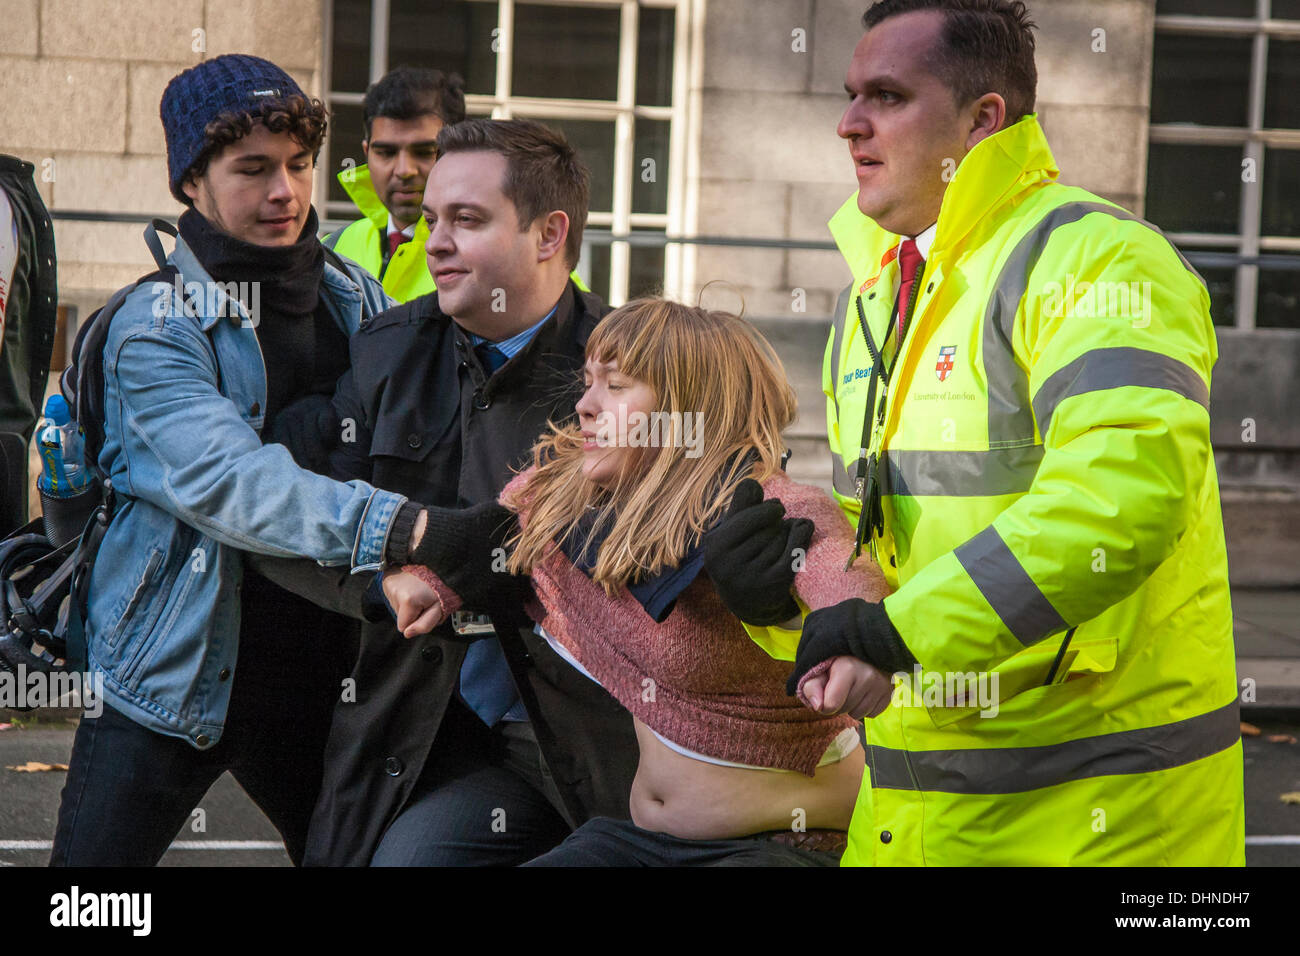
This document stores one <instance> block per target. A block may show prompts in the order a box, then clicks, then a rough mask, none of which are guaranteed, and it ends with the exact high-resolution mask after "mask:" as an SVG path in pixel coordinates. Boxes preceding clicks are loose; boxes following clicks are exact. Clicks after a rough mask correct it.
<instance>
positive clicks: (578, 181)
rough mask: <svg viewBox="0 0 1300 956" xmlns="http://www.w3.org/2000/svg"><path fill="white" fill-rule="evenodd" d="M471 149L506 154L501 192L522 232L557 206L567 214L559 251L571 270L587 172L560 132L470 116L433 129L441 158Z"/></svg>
mask: <svg viewBox="0 0 1300 956" xmlns="http://www.w3.org/2000/svg"><path fill="white" fill-rule="evenodd" d="M475 151H482V152H491V153H500V154H501V155H502V156H504V157H505V160H506V180H505V182H504V183H502V185H501V191H502V192H504V193H505V195H506V198H507V199H509V200H510V201H511V202H513V203H514V204H515V209H516V210H517V211H518V213H519V230H520V231H521V232H522V231H523V230H525V229H527V228H528V227H529V226H530V225H532V224H533V223H534V222H535V221H536V220H537V217H539V216H544V215H546V214H547V213H549V212H552V211H554V210H556V209H559V210H560V211H562V212H563V213H565V214H566V215H567V216H568V217H569V236H568V238H567V239H566V241H565V243H564V254H565V259H566V261H567V263H568V266H569V268H570V269H572V268H573V267H574V266H575V265H576V264H577V262H578V253H579V250H580V249H581V248H582V229H583V226H585V225H586V222H587V200H588V195H589V193H590V189H591V173H590V172H589V171H588V169H587V166H586V164H585V163H583V161H582V160H581V159H579V158H578V154H577V152H576V151H575V150H574V148H573V147H572V146H570V145H569V141H568V140H567V139H565V138H564V134H563V133H560V132H558V131H556V130H553V129H551V128H550V127H549V126H545V125H543V124H541V123H538V122H535V121H533V120H526V119H512V120H494V119H471V120H466V121H465V122H463V123H457V124H456V125H455V126H444V127H443V129H442V132H441V133H439V134H438V156H439V158H440V159H441V157H443V156H446V155H447V154H448V153H468V152H475Z"/></svg>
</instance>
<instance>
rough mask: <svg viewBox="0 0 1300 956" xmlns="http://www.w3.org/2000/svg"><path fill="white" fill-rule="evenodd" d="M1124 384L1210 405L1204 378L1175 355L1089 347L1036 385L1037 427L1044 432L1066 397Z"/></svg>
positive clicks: (1206, 406)
mask: <svg viewBox="0 0 1300 956" xmlns="http://www.w3.org/2000/svg"><path fill="white" fill-rule="evenodd" d="M1127 385H1139V386H1141V387H1143V388H1166V389H1169V390H1170V391H1173V392H1177V393H1178V394H1179V395H1181V396H1183V397H1184V398H1190V399H1191V400H1192V401H1194V402H1196V403H1197V404H1199V405H1202V406H1204V407H1205V408H1206V409H1207V410H1208V409H1209V407H1210V390H1209V389H1208V388H1207V387H1206V385H1205V381H1204V379H1202V378H1201V376H1199V375H1197V374H1196V372H1195V371H1193V369H1192V368H1191V366H1189V365H1187V364H1186V363H1184V362H1180V361H1178V359H1175V358H1170V357H1169V356H1168V355H1161V354H1160V353H1159V352H1152V351H1149V350H1147V349H1136V348H1113V349H1093V350H1092V351H1090V352H1084V353H1083V354H1082V355H1080V356H1079V357H1078V358H1077V359H1075V360H1074V361H1073V362H1071V363H1069V364H1068V365H1065V366H1063V367H1061V368H1059V369H1057V370H1056V371H1055V372H1053V373H1052V374H1051V376H1049V377H1048V379H1047V381H1046V382H1044V383H1043V384H1042V387H1040V388H1039V389H1038V394H1036V395H1035V396H1034V416H1035V417H1036V418H1037V419H1038V430H1039V431H1040V432H1041V433H1042V434H1044V435H1046V434H1047V426H1048V425H1049V424H1050V423H1051V421H1052V413H1053V412H1055V411H1056V406H1057V405H1060V404H1061V402H1063V401H1065V400H1066V399H1067V398H1070V397H1072V396H1074V395H1082V394H1083V393H1084V392H1099V391H1102V390H1103V389H1108V388H1123V387H1125V386H1127Z"/></svg>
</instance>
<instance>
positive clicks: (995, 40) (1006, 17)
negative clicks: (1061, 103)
mask: <svg viewBox="0 0 1300 956" xmlns="http://www.w3.org/2000/svg"><path fill="white" fill-rule="evenodd" d="M921 10H937V11H939V12H940V13H942V14H943V45H942V47H941V48H940V49H938V50H936V51H935V61H934V62H935V73H936V74H938V76H939V78H940V79H941V80H943V82H944V83H945V84H946V85H947V87H948V88H949V89H950V90H952V94H953V96H954V97H955V98H956V99H957V102H958V103H959V104H965V103H969V102H971V101H972V100H976V99H978V98H979V97H981V96H983V95H984V94H985V93H997V94H998V95H999V96H1001V97H1002V99H1004V100H1005V101H1006V104H1007V118H1006V125H1008V126H1010V125H1011V124H1012V123H1015V122H1017V121H1018V120H1020V119H1021V118H1023V117H1025V116H1028V115H1029V114H1030V113H1032V112H1033V111H1034V97H1035V95H1036V92H1037V89H1038V68H1037V67H1036V66H1035V65H1034V34H1033V33H1032V32H1031V30H1033V29H1035V28H1037V26H1038V25H1037V24H1036V23H1034V22H1033V21H1032V20H1030V19H1029V9H1028V8H1027V7H1026V6H1025V5H1024V4H1023V3H1021V2H1020V0H1011V2H1008V0H880V2H879V3H874V4H872V5H871V7H870V8H869V9H868V10H867V12H866V13H864V14H863V15H862V25H863V26H864V27H865V28H866V29H868V30H870V29H871V28H872V27H874V26H875V25H876V24H878V23H880V22H881V21H882V20H885V19H887V18H889V17H894V16H898V15H900V14H903V13H916V12H918V11H921Z"/></svg>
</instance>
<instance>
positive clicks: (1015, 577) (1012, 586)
mask: <svg viewBox="0 0 1300 956" xmlns="http://www.w3.org/2000/svg"><path fill="white" fill-rule="evenodd" d="M953 554H955V555H956V556H957V560H958V561H960V562H961V566H962V567H963V568H965V569H966V573H967V574H969V575H970V578H971V580H972V581H974V582H975V586H976V587H977V588H979V589H980V593H981V594H983V595H984V600H986V601H988V602H989V606H990V607H992V608H993V610H994V611H995V612H996V613H997V616H998V617H1000V618H1001V619H1002V623H1003V624H1005V625H1006V627H1007V630H1009V631H1010V632H1011V633H1012V634H1014V635H1015V637H1016V640H1018V641H1019V642H1020V643H1021V644H1024V645H1029V644H1036V643H1037V642H1038V641H1041V640H1042V639H1043V638H1045V637H1046V636H1047V635H1048V634H1052V633H1054V632H1056V631H1063V630H1065V629H1066V627H1067V626H1068V625H1067V624H1066V623H1065V620H1064V619H1063V618H1062V617H1061V615H1060V614H1058V613H1056V608H1054V607H1052V602H1051V601H1049V600H1047V597H1046V595H1044V594H1043V592H1042V591H1040V590H1039V589H1038V585H1037V584H1035V583H1034V579H1033V578H1031V577H1030V576H1029V575H1028V574H1026V573H1025V569H1024V568H1022V567H1021V566H1020V562H1019V561H1017V560H1016V556H1015V555H1014V554H1012V553H1011V549H1010V548H1008V547H1007V543H1006V542H1005V541H1003V540H1002V535H1000V534H998V529H997V528H995V527H993V526H992V525H989V526H988V527H987V528H985V529H984V530H983V531H981V532H980V533H979V534H977V535H975V537H973V538H971V539H970V540H969V541H967V542H966V543H965V544H962V545H960V546H959V547H958V548H957V549H956V550H955V551H953Z"/></svg>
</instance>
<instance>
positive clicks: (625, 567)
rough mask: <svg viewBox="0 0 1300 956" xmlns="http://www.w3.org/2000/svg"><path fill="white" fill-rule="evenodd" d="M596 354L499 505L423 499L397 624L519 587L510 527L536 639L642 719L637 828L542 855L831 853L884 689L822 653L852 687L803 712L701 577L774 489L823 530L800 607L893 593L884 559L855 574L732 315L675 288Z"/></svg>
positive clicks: (628, 312)
mask: <svg viewBox="0 0 1300 956" xmlns="http://www.w3.org/2000/svg"><path fill="white" fill-rule="evenodd" d="M586 355H587V362H586V367H585V371H584V375H585V383H586V392H585V393H584V395H583V397H582V399H581V401H579V403H578V406H577V411H578V423H577V424H575V425H572V426H570V427H566V428H556V429H554V430H553V431H552V433H551V434H550V435H549V436H547V437H546V438H544V439H543V440H542V441H541V442H540V443H539V444H538V445H537V446H536V448H535V449H534V464H533V465H532V467H530V468H528V469H527V470H526V471H524V472H523V473H521V474H519V475H517V476H516V477H515V478H514V480H512V481H511V482H510V483H509V485H507V486H506V488H505V490H504V492H503V494H502V497H501V505H500V506H495V512H494V510H493V507H494V506H486V507H484V506H480V507H479V508H476V509H470V510H468V511H464V512H456V511H450V510H445V509H443V510H440V509H430V512H429V519H428V522H429V523H428V527H427V528H426V529H417V531H416V536H417V537H419V538H422V542H423V543H424V546H423V547H422V549H421V550H420V552H419V553H420V554H421V558H422V560H425V561H426V562H427V563H428V564H429V567H427V568H426V567H423V566H416V565H411V566H408V567H407V568H405V569H403V573H401V574H395V575H389V576H387V577H386V578H385V580H384V587H385V591H386V593H387V596H388V598H389V600H390V602H391V603H392V604H393V606H394V607H399V608H402V609H403V611H402V613H401V614H400V615H399V621H398V626H399V628H401V629H403V632H404V633H406V634H407V636H413V635H415V634H419V633H425V632H426V631H428V630H430V629H431V628H432V627H434V626H436V625H437V624H438V623H439V622H441V620H442V619H443V618H444V617H445V616H447V615H449V614H452V613H453V612H455V611H456V610H457V609H458V608H460V607H461V605H462V599H464V598H467V599H468V600H469V601H470V602H473V601H474V600H475V598H474V597H473V596H471V595H468V594H466V593H462V592H463V591H464V590H465V587H464V586H462V582H468V581H470V580H476V581H482V580H483V579H485V578H486V579H489V580H490V579H492V578H494V577H495V578H496V579H497V581H498V582H501V583H504V582H502V581H501V575H499V574H498V575H493V574H491V573H490V572H489V571H487V567H488V564H487V563H486V562H487V561H488V555H489V553H490V552H491V550H492V547H493V545H494V544H500V543H502V541H503V539H505V538H506V537H507V536H508V540H505V541H504V543H505V544H506V546H507V549H508V552H509V557H508V559H507V561H506V562H505V569H506V570H507V571H509V572H510V573H511V574H514V575H527V576H529V577H530V578H531V582H532V586H533V589H534V595H535V596H534V597H532V598H530V599H529V600H528V601H527V603H526V607H527V609H528V612H529V615H530V616H531V617H532V619H533V620H534V621H535V622H537V626H538V631H539V633H540V634H542V636H544V637H545V638H546V639H547V640H548V641H549V642H550V643H551V645H552V646H553V647H554V648H555V650H556V651H557V652H558V653H559V654H560V655H561V656H563V657H564V658H566V659H567V660H568V661H569V662H570V663H571V664H573V665H574V666H575V667H577V668H578V669H580V670H581V671H582V672H583V673H585V674H586V675H587V676H588V677H590V678H592V679H593V680H596V681H598V682H599V683H600V684H602V685H603V686H604V687H605V688H606V689H607V690H608V691H609V692H610V693H611V694H613V696H614V697H615V698H617V699H618V700H619V702H620V703H622V704H623V705H624V706H625V707H626V708H627V709H628V710H629V711H631V713H632V715H633V717H634V718H635V722H636V730H637V739H638V742H639V745H640V751H641V752H640V762H639V764H638V769H637V775H636V779H635V782H634V783H633V786H632V792H631V798H630V806H629V810H630V814H631V820H613V819H608V818H597V819H595V820H592V821H589V822H588V823H586V824H584V825H583V826H582V827H580V828H579V829H578V830H576V831H575V832H574V833H573V834H572V835H571V836H570V837H569V838H568V839H567V840H566V841H565V842H564V843H562V844H561V845H560V846H559V847H557V848H556V849H555V850H553V851H551V852H550V853H548V854H546V855H544V856H542V857H540V858H538V859H537V860H535V861H533V864H532V865H684V864H693V865H754V864H771V865H791V864H795V865H834V864H835V863H836V862H837V861H838V853H839V851H840V850H842V847H843V832H844V831H845V830H846V829H847V827H848V823H849V818H850V816H851V814H852V809H853V804H854V801H855V798H856V795H857V791H858V787H859V784H860V782H861V779H862V772H863V752H862V748H861V745H860V743H859V738H858V735H857V729H856V723H857V722H856V721H855V720H854V719H853V717H851V716H849V713H847V712H844V711H849V712H852V713H860V712H866V713H878V712H879V710H881V709H883V707H884V706H885V705H886V704H887V703H888V696H889V680H888V678H887V676H886V675H883V674H881V673H880V672H879V671H874V673H871V674H869V675H867V677H866V679H864V677H863V675H862V674H861V673H860V671H861V669H862V668H867V667H869V665H865V664H862V663H861V662H854V661H850V660H849V659H844V661H842V662H835V663H832V662H827V663H826V665H824V666H823V668H822V671H823V672H825V671H830V673H829V675H828V677H829V679H828V681H827V683H826V685H825V686H826V688H827V696H828V697H830V696H831V695H832V694H833V693H834V692H833V691H832V690H831V688H832V686H833V685H835V686H842V687H847V686H852V687H853V688H854V689H855V690H854V692H853V693H854V694H855V695H856V696H855V698H854V699H853V700H846V701H845V702H844V707H843V708H842V709H841V712H840V713H838V714H833V715H831V716H825V715H823V714H820V713H817V712H814V711H813V710H811V709H809V708H807V707H804V706H803V705H802V704H801V703H800V702H799V701H798V700H796V699H794V698H792V697H789V696H787V694H786V690H785V684H786V678H787V676H788V674H789V671H790V664H789V663H788V661H783V660H776V659H773V658H772V657H770V656H769V655H768V654H767V653H766V652H765V651H764V650H762V649H761V648H760V647H759V646H758V644H756V643H755V642H754V641H753V640H752V639H751V638H750V636H749V634H748V633H747V632H746V630H745V628H744V627H743V626H742V625H741V623H740V621H739V620H738V619H737V618H735V617H734V616H732V615H731V614H730V613H729V612H728V611H727V609H726V606H725V605H724V604H723V602H722V601H721V599H720V598H719V597H718V595H717V593H716V591H715V590H714V587H713V585H712V583H711V582H710V581H709V579H708V578H707V576H706V575H704V574H702V573H700V567H701V565H702V555H701V552H702V545H701V541H702V539H703V536H704V535H705V534H706V532H707V531H708V530H709V529H710V528H711V527H712V526H713V525H715V524H716V523H717V522H718V521H719V519H721V518H722V517H723V516H724V515H727V514H729V513H734V512H735V511H736V510H738V509H743V508H745V507H749V506H752V505H754V504H756V503H757V502H758V500H759V499H760V498H761V497H764V496H765V497H767V498H769V499H777V500H779V501H780V502H781V504H782V505H783V506H784V509H785V512H786V513H787V514H788V515H789V516H791V517H792V518H795V519H807V520H810V521H811V522H812V524H813V531H812V536H811V541H810V543H809V545H808V547H807V549H806V554H804V555H795V556H794V557H793V560H801V561H802V570H800V572H799V573H797V574H796V575H795V583H794V591H795V593H796V595H797V597H798V598H799V599H800V600H801V601H802V602H803V603H804V604H805V605H806V606H808V607H810V608H814V609H815V608H820V607H827V606H830V605H832V604H836V603H838V602H840V601H843V600H845V599H847V598H850V597H862V598H865V599H867V600H869V601H877V600H880V599H881V598H882V597H883V596H884V595H885V593H886V587H885V583H884V579H883V577H882V575H881V574H880V570H879V568H878V567H876V566H875V565H874V564H872V563H871V562H870V561H867V560H859V561H857V562H855V563H854V565H853V567H852V569H851V570H849V571H845V570H844V565H845V559H846V557H847V555H848V552H849V550H850V548H851V547H852V544H853V533H852V530H851V529H850V526H849V524H848V522H847V520H846V519H845V518H844V516H843V514H841V512H840V510H839V508H838V507H837V506H836V504H835V503H834V502H833V501H832V500H831V499H830V498H829V497H828V496H827V495H826V494H824V493H823V492H821V491H820V490H818V489H815V488H812V487H809V486H806V485H800V484H797V483H795V482H794V481H791V480H790V479H789V478H788V477H786V475H785V473H784V471H783V470H782V467H781V465H782V442H781V432H782V431H783V429H785V428H786V427H787V426H788V425H789V424H790V423H791V421H792V420H793V418H794V414H795V401H794V394H793V391H792V390H791V388H790V386H789V385H788V383H787V382H786V378H785V374H784V371H783V369H782V367H781V364H780V361H779V359H778V358H777V357H776V355H775V353H774V352H773V351H772V348H771V346H770V345H768V343H767V342H766V341H765V340H764V339H763V338H762V337H761V336H759V335H758V334H757V333H756V332H755V331H754V330H753V329H752V328H751V327H750V326H749V325H748V324H747V323H745V322H744V321H742V320H740V319H739V318H737V317H735V316H733V315H730V314H726V313H722V312H710V311H705V310H702V309H695V308H690V307H687V306H683V305H679V304H677V303H673V302H669V301H665V300H660V299H647V300H639V301H636V302H632V303H629V304H628V305H626V306H624V307H623V308H621V309H618V310H617V311H615V312H613V313H611V314H610V315H609V316H607V317H606V318H605V319H604V320H603V321H602V322H601V323H600V325H599V326H598V327H597V328H596V330H595V331H594V332H593V333H592V336H591V339H590V340H589V342H588V344H587V351H586ZM750 479H752V480H750ZM756 483H757V484H756ZM759 484H761V491H760V487H759ZM516 518H517V528H516V526H515V525H514V521H513V519H516ZM504 528H509V529H510V531H509V532H505V531H503V530H502V529H504ZM434 542H436V543H437V544H436V545H435V544H433V543H434ZM500 556H501V555H500V553H499V552H498V557H500ZM498 570H500V562H498ZM479 587H481V585H479ZM458 588H460V590H458ZM841 666H843V667H845V668H849V667H852V668H856V669H857V670H855V672H854V673H853V674H852V675H850V674H848V673H847V672H846V673H845V674H842V675H841V674H837V672H836V668H839V667H841ZM863 688H866V690H862V689H863ZM832 709H833V708H832Z"/></svg>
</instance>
